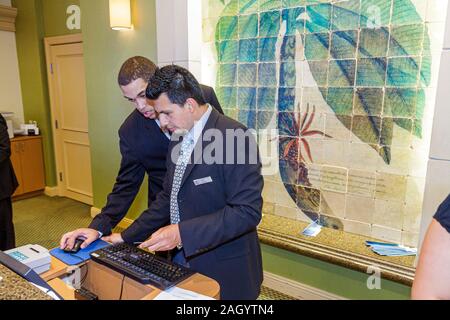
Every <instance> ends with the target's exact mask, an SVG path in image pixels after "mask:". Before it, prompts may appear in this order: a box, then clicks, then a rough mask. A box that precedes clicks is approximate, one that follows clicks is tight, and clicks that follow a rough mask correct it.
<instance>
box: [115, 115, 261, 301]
mask: <svg viewBox="0 0 450 320" xmlns="http://www.w3.org/2000/svg"><path fill="white" fill-rule="evenodd" d="M211 128H215V129H218V130H219V131H220V132H221V133H222V134H223V135H224V137H225V132H226V130H227V129H243V130H246V128H245V127H244V126H243V125H242V124H240V123H238V122H236V121H234V120H232V119H230V118H228V117H226V116H223V115H220V114H219V113H218V112H216V111H215V110H213V111H212V113H211V115H210V117H209V119H208V121H207V123H206V125H205V128H204V130H203V132H205V131H206V130H208V129H211ZM227 139H229V137H228V138H227ZM227 139H223V145H224V146H225V145H226V140H227ZM209 143H211V142H209ZM176 144H177V143H175V142H172V143H171V145H170V147H169V154H171V152H172V150H173V148H175V146H176ZM207 145H208V142H206V141H205V142H201V140H199V142H198V143H197V146H196V148H197V147H199V146H203V149H202V150H203V152H205V150H206V149H205V148H206V146H207ZM249 145H250V147H251V146H253V148H254V149H253V150H254V152H253V154H254V155H255V154H256V157H255V159H256V161H255V164H251V163H249V162H248V161H245V164H228V163H229V162H227V163H226V164H209V165H208V164H201V163H199V162H198V161H194V160H199V159H201V158H198V155H200V156H202V152H198V153H196V152H193V154H192V158H191V161H192V164H189V165H188V166H187V168H186V171H185V174H184V177H183V180H182V184H181V188H180V191H179V194H178V205H179V210H180V223H179V228H180V234H181V240H182V243H183V250H184V254H185V257H186V260H187V262H188V263H189V265H190V267H191V268H192V269H193V270H195V271H197V272H200V273H202V274H205V275H207V276H209V277H211V278H213V279H215V280H217V281H218V282H219V284H220V287H221V297H222V299H233V300H234V299H236V300H241V299H256V298H257V297H258V295H259V291H260V286H261V282H262V279H263V272H262V261H261V249H260V245H259V240H258V235H257V232H256V227H257V225H258V224H259V222H260V220H261V210H262V196H261V192H262V188H263V178H262V176H261V162H260V159H259V155H258V151H257V146H256V142H255V140H254V138H253V137H251V138H250V139H247V142H246V146H247V147H248V146H249ZM237 150H239V151H240V152H241V154H242V150H243V148H238V146H237V145H236V144H235V148H234V150H232V151H234V156H233V155H231V159H234V160H235V161H236V159H237V157H238V156H239V155H241V154H239V153H238V151H237ZM228 151H230V150H226V149H224V153H223V155H222V157H223V158H222V159H224V160H225V159H227V152H228ZM245 155H246V159H248V153H246V154H245ZM194 157H195V159H194ZM228 157H230V155H228ZM196 163H197V164H196ZM174 171H175V164H174V163H173V162H172V161H171V157H170V156H168V158H167V176H166V178H165V180H164V188H163V191H162V192H161V193H159V194H158V196H157V199H156V201H155V202H153V203H152V205H151V206H150V208H149V209H147V210H146V211H145V212H143V213H142V215H141V216H140V217H139V218H138V219H137V220H136V221H135V222H134V223H133V224H132V225H131V226H130V227H129V228H128V229H127V230H125V231H124V232H123V233H122V237H123V239H124V240H125V242H128V243H132V242H135V241H143V240H144V239H146V238H147V237H149V236H150V235H151V234H152V233H154V232H155V231H157V230H158V229H159V228H161V227H163V226H166V225H168V224H170V194H171V190H172V182H173V177H174ZM205 177H206V178H207V177H211V178H212V182H211V183H206V184H200V185H198V186H196V184H195V183H194V181H196V180H198V179H202V178H205ZM197 184H198V183H197Z"/></svg>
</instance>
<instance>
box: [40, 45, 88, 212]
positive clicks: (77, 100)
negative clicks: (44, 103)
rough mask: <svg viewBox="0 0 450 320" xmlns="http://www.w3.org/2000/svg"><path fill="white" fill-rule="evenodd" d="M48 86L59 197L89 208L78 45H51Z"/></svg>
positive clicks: (85, 113) (83, 88)
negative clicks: (87, 205) (81, 203)
mask: <svg viewBox="0 0 450 320" xmlns="http://www.w3.org/2000/svg"><path fill="white" fill-rule="evenodd" d="M49 48H50V49H49V51H50V52H47V57H48V58H50V61H49V63H50V65H49V73H50V75H49V77H50V80H49V83H50V96H51V101H52V118H53V120H54V141H55V154H56V162H57V170H58V172H57V173H58V177H57V178H58V187H59V193H60V195H61V196H65V197H68V198H71V199H75V200H78V201H81V202H84V203H87V204H90V205H92V203H93V201H92V176H91V156H90V154H91V151H90V141H89V129H88V111H87V103H86V101H87V100H86V80H85V68H84V61H83V45H82V43H71V44H63V45H52V46H50V47H49Z"/></svg>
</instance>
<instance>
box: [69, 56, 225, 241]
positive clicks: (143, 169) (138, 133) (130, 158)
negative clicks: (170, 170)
mask: <svg viewBox="0 0 450 320" xmlns="http://www.w3.org/2000/svg"><path fill="white" fill-rule="evenodd" d="M156 70H157V66H156V65H155V64H154V63H153V62H152V61H150V60H149V59H147V58H144V57H139V56H137V57H132V58H130V59H128V60H127V61H125V63H124V64H123V65H122V67H121V69H120V72H119V76H118V83H119V86H120V90H121V91H122V93H123V96H124V97H125V99H127V100H128V101H130V102H131V103H133V104H134V106H135V107H136V110H134V111H133V112H132V113H131V114H130V115H129V117H128V118H127V119H126V120H125V122H124V123H123V124H122V126H121V127H120V129H119V137H120V152H121V155H122V161H121V164H120V170H119V174H118V176H117V178H116V183H115V185H114V188H113V190H112V192H111V193H110V194H109V195H108V200H107V203H106V206H105V207H104V208H103V209H102V212H101V213H100V214H99V215H97V216H96V217H95V218H94V220H93V221H92V223H91V224H90V226H89V228H83V229H78V230H75V231H72V232H69V233H66V234H65V235H63V237H62V239H61V243H60V247H61V248H65V247H68V248H72V247H73V245H74V243H75V240H76V238H78V237H83V238H85V239H86V240H85V241H84V242H83V244H82V245H81V248H86V247H87V246H88V245H89V244H91V243H92V242H93V241H95V240H97V239H98V238H99V237H101V236H103V235H109V234H111V231H112V229H113V228H114V227H115V226H116V225H117V224H118V223H119V222H120V221H121V220H122V219H123V218H124V217H125V216H126V214H127V212H128V209H129V208H130V206H131V204H132V203H133V201H134V199H135V197H136V195H137V193H138V191H139V188H140V186H141V184H142V182H143V180H144V177H145V174H147V175H148V205H150V203H151V202H152V201H154V200H155V198H156V195H157V194H158V193H159V192H160V191H161V189H162V184H163V180H164V176H165V175H166V165H165V163H166V155H167V148H168V146H169V142H170V135H169V134H168V133H167V132H164V131H163V130H161V127H160V124H159V121H158V119H157V114H156V112H155V109H154V107H153V106H152V105H151V104H150V103H149V102H148V100H147V98H146V96H145V92H146V89H147V85H148V80H149V79H150V78H151V77H152V76H153V75H154V73H155V71H156ZM202 94H203V96H204V97H205V99H206V100H207V101H209V102H210V103H211V104H212V105H213V106H214V107H215V108H217V110H218V111H219V112H220V113H223V111H222V109H221V107H220V104H219V102H218V100H217V97H216V95H215V93H214V90H213V89H212V88H211V87H207V86H202Z"/></svg>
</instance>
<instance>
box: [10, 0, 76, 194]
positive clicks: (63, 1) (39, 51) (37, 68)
mask: <svg viewBox="0 0 450 320" xmlns="http://www.w3.org/2000/svg"><path fill="white" fill-rule="evenodd" d="M71 4H79V0H13V1H12V5H13V6H14V7H16V8H17V9H18V15H17V21H16V30H17V31H16V42H17V54H18V59H19V70H20V80H21V86H22V98H23V108H24V116H25V121H28V120H35V121H37V122H38V124H39V127H40V130H41V134H42V137H43V142H44V162H45V176H46V185H47V186H50V187H52V186H56V184H57V182H56V164H55V157H54V148H53V140H52V125H51V116H50V101H49V95H48V85H47V71H46V61H45V48H44V37H51V36H59V35H66V34H71V33H80V30H68V29H67V28H66V18H67V14H66V9H67V6H69V5H71Z"/></svg>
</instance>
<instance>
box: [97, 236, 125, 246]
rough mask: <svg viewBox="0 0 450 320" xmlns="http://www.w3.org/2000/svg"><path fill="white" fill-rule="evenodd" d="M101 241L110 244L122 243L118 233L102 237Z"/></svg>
mask: <svg viewBox="0 0 450 320" xmlns="http://www.w3.org/2000/svg"><path fill="white" fill-rule="evenodd" d="M102 240H103V241H106V242H109V243H112V244H119V243H123V242H124V241H123V239H122V236H121V235H120V233H113V234H111V235H110V236H107V237H103V238H102Z"/></svg>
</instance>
